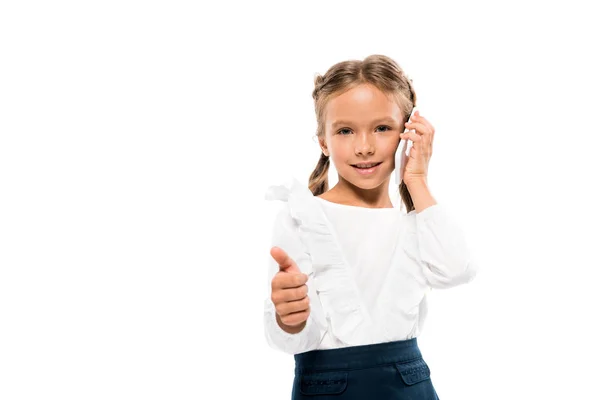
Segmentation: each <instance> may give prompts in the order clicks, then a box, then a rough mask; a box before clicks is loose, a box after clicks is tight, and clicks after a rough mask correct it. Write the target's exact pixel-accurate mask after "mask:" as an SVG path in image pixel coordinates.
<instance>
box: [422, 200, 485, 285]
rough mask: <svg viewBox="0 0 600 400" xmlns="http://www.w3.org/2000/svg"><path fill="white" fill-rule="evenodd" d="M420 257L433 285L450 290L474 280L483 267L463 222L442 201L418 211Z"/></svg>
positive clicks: (425, 272)
mask: <svg viewBox="0 0 600 400" xmlns="http://www.w3.org/2000/svg"><path fill="white" fill-rule="evenodd" d="M416 229H417V241H418V247H419V258H420V262H421V263H422V264H423V273H424V275H425V278H426V279H427V281H428V282H429V285H430V286H431V287H433V288H438V289H446V288H451V287H454V286H457V285H460V284H465V283H468V282H470V281H472V280H473V279H474V278H475V276H476V275H477V272H478V270H479V267H478V264H477V263H476V261H475V260H473V258H472V254H471V253H470V251H469V247H468V244H467V240H466V237H465V234H464V232H463V230H462V229H461V227H460V225H459V224H458V223H457V222H456V221H455V220H454V219H453V218H452V217H451V216H450V215H449V214H448V213H447V212H446V210H445V209H444V208H443V207H442V206H441V205H439V204H435V205H433V206H430V207H428V208H426V209H425V210H423V211H421V212H420V213H417V214H416Z"/></svg>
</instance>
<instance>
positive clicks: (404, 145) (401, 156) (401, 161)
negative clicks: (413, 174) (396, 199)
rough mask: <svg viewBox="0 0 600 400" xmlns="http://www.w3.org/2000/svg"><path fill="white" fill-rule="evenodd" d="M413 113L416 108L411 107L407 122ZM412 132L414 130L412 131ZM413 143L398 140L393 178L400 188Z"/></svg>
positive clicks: (405, 130) (406, 130)
mask: <svg viewBox="0 0 600 400" xmlns="http://www.w3.org/2000/svg"><path fill="white" fill-rule="evenodd" d="M415 111H417V107H413V109H412V111H411V113H410V117H408V120H409V121H410V120H411V119H412V116H413V115H414V113H415ZM408 131H409V130H408V129H404V133H406V132H408ZM412 131H413V132H414V131H415V130H414V129H412ZM412 145H413V142H412V140H410V139H408V140H407V139H400V143H399V144H398V149H397V150H396V155H395V166H396V169H395V176H396V185H397V186H400V184H401V183H402V177H403V176H404V168H405V167H406V163H407V161H408V156H409V154H410V149H412Z"/></svg>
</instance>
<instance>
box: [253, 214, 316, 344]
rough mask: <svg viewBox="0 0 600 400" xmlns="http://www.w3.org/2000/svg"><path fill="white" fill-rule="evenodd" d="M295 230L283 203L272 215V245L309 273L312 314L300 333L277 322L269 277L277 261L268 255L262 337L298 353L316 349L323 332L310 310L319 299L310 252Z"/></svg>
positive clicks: (295, 227)
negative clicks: (285, 329)
mask: <svg viewBox="0 0 600 400" xmlns="http://www.w3.org/2000/svg"><path fill="white" fill-rule="evenodd" d="M297 229H298V228H297V225H296V223H295V222H294V220H293V219H292V217H291V215H290V212H289V206H288V205H287V203H285V204H284V207H283V208H282V210H281V211H280V212H279V213H278V214H277V216H276V218H275V222H274V226H273V237H272V240H271V242H272V246H271V247H273V246H277V247H280V248H281V249H283V250H284V251H285V252H286V253H287V254H288V255H289V256H290V257H291V258H292V259H293V260H294V261H296V264H297V265H298V267H299V268H300V270H301V271H302V272H303V273H305V274H307V275H309V279H308V282H307V286H308V296H309V298H310V304H311V305H310V307H311V314H310V316H309V318H308V319H307V321H306V325H305V327H304V329H303V330H302V331H301V332H299V333H295V334H290V333H287V332H285V331H284V330H283V329H281V327H280V326H279V325H278V324H277V320H276V312H275V306H274V304H273V302H272V301H271V280H272V279H273V277H274V276H275V274H276V273H277V272H278V271H279V265H277V262H275V260H274V259H273V258H272V257H271V256H270V255H269V268H268V289H267V291H268V296H267V298H266V299H265V304H264V328H265V337H266V339H267V343H268V344H269V346H271V347H273V348H275V349H277V350H281V351H283V352H285V353H289V354H297V353H302V352H306V351H309V350H314V349H317V348H318V346H319V343H320V341H321V338H322V334H323V333H324V332H321V329H320V328H319V325H318V324H317V323H316V321H315V319H314V318H315V316H314V313H313V311H312V309H313V308H316V306H318V305H317V304H315V303H316V302H318V301H319V300H318V297H317V294H316V291H315V290H314V287H313V286H314V285H313V282H312V264H311V259H310V256H309V254H307V253H306V252H305V251H304V248H303V246H302V243H301V241H300V238H299V235H298V231H297Z"/></svg>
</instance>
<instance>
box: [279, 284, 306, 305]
mask: <svg viewBox="0 0 600 400" xmlns="http://www.w3.org/2000/svg"><path fill="white" fill-rule="evenodd" d="M306 296H308V287H307V286H306V285H302V286H300V287H297V288H287V289H277V290H273V291H272V292H271V301H272V302H273V304H274V305H277V304H280V303H286V302H289V301H297V300H302V299H303V298H305V297H306Z"/></svg>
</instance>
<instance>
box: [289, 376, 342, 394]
mask: <svg viewBox="0 0 600 400" xmlns="http://www.w3.org/2000/svg"><path fill="white" fill-rule="evenodd" d="M299 381H300V382H299V384H300V393H302V394H304V395H308V396H310V395H321V394H325V395H328V394H340V393H342V392H343V391H344V390H346V386H347V385H348V372H345V371H325V372H311V373H304V374H302V375H300V377H299Z"/></svg>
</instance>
